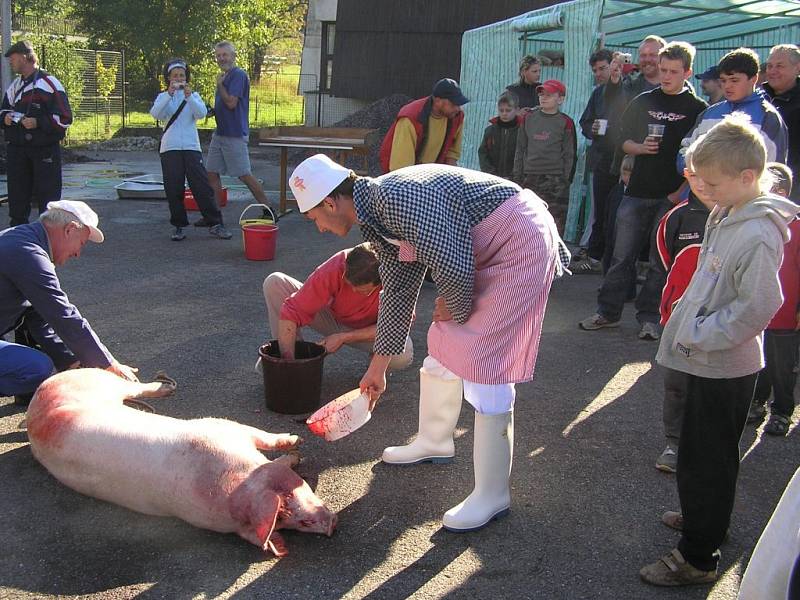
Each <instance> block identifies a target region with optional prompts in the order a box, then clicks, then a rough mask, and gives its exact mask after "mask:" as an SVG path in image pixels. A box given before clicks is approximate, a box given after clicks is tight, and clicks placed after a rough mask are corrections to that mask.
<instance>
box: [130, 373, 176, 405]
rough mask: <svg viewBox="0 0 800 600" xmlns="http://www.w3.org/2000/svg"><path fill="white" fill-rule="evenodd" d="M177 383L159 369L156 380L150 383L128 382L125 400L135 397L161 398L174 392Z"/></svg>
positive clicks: (134, 398)
mask: <svg viewBox="0 0 800 600" xmlns="http://www.w3.org/2000/svg"><path fill="white" fill-rule="evenodd" d="M177 387H178V384H177V383H176V382H175V380H174V379H172V378H170V377H167V375H166V373H164V372H163V371H159V372H158V373H157V374H156V380H155V381H154V382H152V383H137V382H129V385H128V390H127V391H128V393H127V395H126V396H125V399H126V400H136V399H137V398H163V397H164V396H169V395H171V394H174V393H175V390H176V388H177Z"/></svg>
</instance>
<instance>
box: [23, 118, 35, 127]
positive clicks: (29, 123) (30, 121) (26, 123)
mask: <svg viewBox="0 0 800 600" xmlns="http://www.w3.org/2000/svg"><path fill="white" fill-rule="evenodd" d="M20 123H22V126H23V127H24V128H25V129H36V117H24V118H23V119H22V120H21V121H20Z"/></svg>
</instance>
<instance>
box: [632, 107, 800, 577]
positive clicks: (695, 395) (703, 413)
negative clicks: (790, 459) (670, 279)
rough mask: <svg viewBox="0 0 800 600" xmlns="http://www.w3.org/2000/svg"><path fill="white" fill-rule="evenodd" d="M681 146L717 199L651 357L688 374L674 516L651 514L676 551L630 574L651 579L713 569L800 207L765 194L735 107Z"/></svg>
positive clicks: (759, 142) (758, 154)
mask: <svg viewBox="0 0 800 600" xmlns="http://www.w3.org/2000/svg"><path fill="white" fill-rule="evenodd" d="M689 151H690V152H691V156H692V167H693V170H694V173H695V175H696V180H695V185H696V186H697V189H698V193H700V194H702V195H703V196H705V197H706V198H707V199H708V200H709V201H711V202H715V203H716V206H715V207H714V209H713V210H712V211H711V214H710V215H709V217H708V223H707V225H706V232H705V238H704V240H703V244H702V246H701V247H700V255H699V257H698V261H697V271H696V272H695V274H694V276H693V277H692V280H691V282H690V283H689V286H688V287H687V288H686V292H685V293H684V294H683V296H682V297H681V299H680V300H679V301H678V303H677V305H676V306H675V308H674V309H673V312H672V315H671V316H670V319H669V321H667V324H666V326H665V328H664V333H663V335H662V337H661V343H660V345H659V348H658V354H657V355H656V360H657V361H658V362H659V363H660V364H661V365H662V366H664V367H667V368H670V369H675V370H677V371H682V372H684V373H687V374H688V375H689V379H688V384H687V395H686V406H685V409H684V416H683V425H682V428H681V436H680V440H681V445H680V452H679V453H678V471H677V480H678V496H679V497H680V502H681V509H682V515H681V514H678V513H674V512H670V513H667V514H665V515H664V517H662V520H663V521H664V523H665V524H667V525H669V526H672V527H676V528H680V529H682V532H683V534H682V537H681V540H680V542H679V543H678V547H677V548H676V549H674V550H672V551H671V552H670V553H669V554H667V555H666V556H664V557H663V558H661V559H659V560H658V561H656V562H655V563H652V564H650V565H647V566H645V567H643V568H642V569H641V571H640V572H639V573H640V576H641V578H642V579H643V580H644V581H645V582H647V583H650V584H653V585H661V586H677V585H691V584H702V583H710V582H712V581H715V580H716V578H717V563H718V561H719V546H720V544H721V543H722V540H723V538H724V537H725V532H726V531H727V529H728V525H729V523H730V517H731V512H732V510H733V501H734V495H735V491H736V478H737V475H738V472H739V438H740V437H741V435H742V431H743V430H744V426H745V421H746V420H747V412H748V409H749V407H750V402H751V401H752V399H753V391H754V389H755V383H756V377H757V375H758V372H759V371H760V370H761V369H762V368H763V367H764V355H763V335H764V333H763V332H764V328H765V327H766V326H767V324H768V323H769V321H770V319H771V318H772V316H773V315H774V314H775V312H776V311H777V310H778V308H779V307H780V306H781V303H782V301H783V300H782V296H781V285H780V281H779V280H778V268H779V266H780V264H781V259H782V258H783V245H784V243H785V242H786V241H788V237H789V223H790V222H791V221H792V220H793V219H794V218H795V215H796V214H797V213H798V212H800V207H798V206H796V205H795V204H793V203H792V202H790V201H789V200H786V199H785V198H780V197H778V196H773V195H770V194H769V193H768V190H769V185H768V184H766V185H765V182H763V181H762V180H763V176H764V169H765V165H766V162H767V160H766V159H767V151H766V148H765V145H764V140H763V138H762V137H761V134H760V133H759V131H758V130H757V129H756V128H755V127H753V126H752V125H751V124H750V123H749V122H748V120H747V118H746V116H743V115H740V114H734V115H729V116H727V117H726V118H725V119H723V121H722V122H721V123H718V124H717V125H715V126H714V127H712V128H711V130H710V131H709V132H708V133H707V134H706V135H705V136H704V137H702V138H700V139H699V140H698V141H696V142H694V143H693V144H692V146H691V147H690V150H689ZM668 517H669V518H668ZM673 517H674V518H673Z"/></svg>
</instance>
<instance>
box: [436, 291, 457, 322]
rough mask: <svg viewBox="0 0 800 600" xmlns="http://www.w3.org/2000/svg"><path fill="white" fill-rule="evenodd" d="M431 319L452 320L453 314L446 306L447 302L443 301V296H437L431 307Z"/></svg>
mask: <svg viewBox="0 0 800 600" xmlns="http://www.w3.org/2000/svg"><path fill="white" fill-rule="evenodd" d="M433 320H434V321H452V320H453V315H452V314H450V310H449V309H448V308H447V304H446V303H445V301H444V297H442V296H437V298H436V303H435V305H434V307H433Z"/></svg>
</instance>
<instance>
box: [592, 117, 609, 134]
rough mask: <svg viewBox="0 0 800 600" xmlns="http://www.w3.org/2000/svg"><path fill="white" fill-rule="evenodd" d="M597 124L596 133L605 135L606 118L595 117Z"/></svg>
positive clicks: (606, 129)
mask: <svg viewBox="0 0 800 600" xmlns="http://www.w3.org/2000/svg"><path fill="white" fill-rule="evenodd" d="M594 122H595V123H596V124H597V135H605V134H606V131H608V119H595V120H594Z"/></svg>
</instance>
